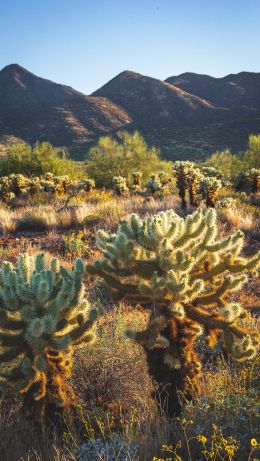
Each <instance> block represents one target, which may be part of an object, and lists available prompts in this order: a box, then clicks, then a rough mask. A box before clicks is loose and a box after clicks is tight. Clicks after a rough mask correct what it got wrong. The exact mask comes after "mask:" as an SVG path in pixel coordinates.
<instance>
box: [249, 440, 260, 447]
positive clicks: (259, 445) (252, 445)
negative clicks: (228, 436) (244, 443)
mask: <svg viewBox="0 0 260 461" xmlns="http://www.w3.org/2000/svg"><path fill="white" fill-rule="evenodd" d="M251 447H254V448H259V447H260V443H258V442H257V440H256V439H251Z"/></svg>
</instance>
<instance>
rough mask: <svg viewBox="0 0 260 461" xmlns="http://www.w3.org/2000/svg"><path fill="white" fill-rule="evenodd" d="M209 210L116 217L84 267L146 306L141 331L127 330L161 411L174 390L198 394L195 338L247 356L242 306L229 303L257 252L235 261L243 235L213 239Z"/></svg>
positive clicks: (250, 344)
mask: <svg viewBox="0 0 260 461" xmlns="http://www.w3.org/2000/svg"><path fill="white" fill-rule="evenodd" d="M217 233H218V227H217V223H216V212H215V211H214V210H213V209H211V210H208V211H207V212H206V213H205V215H204V214H203V212H202V210H201V209H199V210H197V211H196V212H194V213H193V214H191V215H189V216H187V217H186V218H181V217H180V216H178V215H177V214H176V213H175V212H174V211H173V210H168V211H165V212H161V213H158V214H156V215H154V216H152V217H149V218H147V219H144V220H141V219H140V218H139V217H138V216H137V215H135V214H133V215H131V216H130V218H129V219H128V220H127V221H125V220H122V221H120V224H119V227H118V230H117V232H116V233H115V234H113V233H109V232H105V231H102V230H101V231H99V233H98V236H97V245H98V247H99V249H100V250H101V251H102V253H103V259H100V260H96V261H94V262H93V263H91V264H89V265H88V266H87V270H88V272H89V273H90V274H92V275H94V276H97V277H100V278H101V279H103V280H104V282H105V283H106V285H107V286H108V287H109V288H110V290H111V293H112V295H113V296H114V298H115V299H116V300H120V299H123V300H126V301H128V302H131V303H133V304H137V303H138V304H141V305H143V306H144V307H147V308H148V309H150V320H149V322H148V325H147V328H146V329H145V330H144V331H128V332H127V335H128V336H129V337H130V338H132V339H134V340H135V341H137V342H138V343H139V344H141V345H142V346H143V347H144V349H145V352H146V355H147V362H148V367H149V370H150V374H151V376H152V377H153V378H154V379H155V381H156V382H157V383H159V385H162V399H164V400H165V403H166V407H167V410H168V414H169V416H174V415H175V414H177V413H178V412H179V411H180V405H179V401H178V393H179V391H180V392H181V393H183V395H184V396H185V397H186V398H192V396H193V395H194V394H197V395H198V394H200V383H199V377H200V371H201V362H200V359H199V357H198V355H197V353H196V341H197V338H198V337H199V336H200V335H202V334H203V335H204V337H205V341H206V342H207V344H208V345H209V346H212V345H215V344H216V343H217V342H218V340H219V339H221V340H222V341H223V343H224V347H225V348H226V352H227V354H228V355H230V356H232V357H233V358H234V359H236V360H238V361H243V360H246V359H250V358H252V357H254V355H255V354H256V340H255V338H254V337H252V336H251V335H250V332H249V331H248V330H247V329H246V328H243V327H242V326H241V324H240V318H243V317H245V316H246V315H247V313H246V310H245V309H244V308H243V307H242V306H241V305H239V304H238V303H236V302H234V301H232V294H233V293H234V292H236V291H238V290H240V289H241V287H242V286H243V284H244V283H245V282H246V280H247V273H256V270H257V268H258V267H259V263H260V253H258V254H257V255H255V256H253V257H251V258H248V259H246V258H243V257H242V256H241V255H240V253H241V250H242V248H243V244H244V235H243V233H242V232H240V231H237V232H236V233H234V234H233V235H230V236H229V237H226V238H224V239H221V240H218V239H217Z"/></svg>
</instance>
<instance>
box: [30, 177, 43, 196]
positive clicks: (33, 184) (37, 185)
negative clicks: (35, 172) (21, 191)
mask: <svg viewBox="0 0 260 461" xmlns="http://www.w3.org/2000/svg"><path fill="white" fill-rule="evenodd" d="M29 190H30V193H32V194H36V193H37V192H41V191H42V190H43V187H42V184H41V180H40V178H39V177H38V176H35V177H33V178H31V179H30V189H29Z"/></svg>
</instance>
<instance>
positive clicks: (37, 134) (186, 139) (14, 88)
mask: <svg viewBox="0 0 260 461" xmlns="http://www.w3.org/2000/svg"><path fill="white" fill-rule="evenodd" d="M122 129H128V130H133V129H139V130H140V131H141V132H142V133H143V135H144V136H145V138H146V139H147V141H148V142H150V143H152V144H155V145H157V146H158V147H160V148H161V150H162V154H163V156H164V157H166V158H172V159H173V158H203V157H206V156H207V155H209V154H210V153H211V152H212V151H214V150H216V149H223V148H225V147H230V148H231V149H233V150H239V149H241V148H244V146H245V145H246V142H247V138H248V135H249V134H250V133H257V132H259V131H260V74H254V73H248V72H242V73H240V74H236V75H229V76H227V77H224V78H221V79H219V78H214V77H210V76H207V75H199V74H192V73H186V74H182V75H179V76H177V77H169V78H168V79H167V81H161V80H158V79H155V78H150V77H146V76H143V75H141V74H138V73H135V72H130V71H125V72H122V73H121V74H119V75H118V76H116V77H115V78H113V79H112V80H111V81H109V82H108V83H107V84H105V85H104V86H103V87H102V88H100V89H99V90H97V91H95V92H94V93H93V94H92V95H91V96H85V95H84V94H82V93H80V92H78V91H76V90H74V89H73V88H71V87H68V86H65V85H60V84H57V83H54V82H51V81H49V80H46V79H43V78H40V77H37V76H35V75H34V74H32V73H31V72H29V71H27V70H26V69H24V68H22V67H21V66H19V65H17V64H12V65H9V66H7V67H5V68H4V69H3V70H2V71H0V149H1V143H2V147H3V146H4V144H5V143H6V142H7V141H16V140H24V141H27V142H30V143H34V142H36V141H37V140H39V141H42V140H48V141H50V142H51V143H53V144H54V145H55V146H63V147H67V148H68V150H69V151H70V153H71V155H72V156H73V157H74V158H82V157H83V156H84V155H85V154H86V152H87V150H88V149H89V147H90V146H91V145H92V144H93V142H95V141H96V140H97V139H98V137H99V136H101V135H104V134H115V133H116V131H118V130H122Z"/></svg>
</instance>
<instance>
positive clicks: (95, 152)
mask: <svg viewBox="0 0 260 461" xmlns="http://www.w3.org/2000/svg"><path fill="white" fill-rule="evenodd" d="M118 139H119V140H118V141H117V140H116V139H113V138H112V137H111V136H104V137H101V138H100V139H99V141H98V144H97V145H96V146H95V147H93V148H92V149H91V150H90V153H89V156H88V159H87V173H88V176H89V177H91V178H93V179H94V181H95V183H96V185H97V186H99V187H100V186H102V187H111V184H112V178H113V177H114V176H123V177H125V178H126V179H127V182H128V183H129V184H131V182H132V174H133V173H134V172H136V171H138V172H140V173H141V174H142V177H143V181H144V182H145V181H147V180H148V178H149V176H150V175H151V174H152V173H153V172H154V171H158V170H165V171H166V172H170V166H169V165H170V164H169V163H168V162H164V161H162V160H160V158H159V153H158V150H157V149H156V148H154V147H152V148H149V147H148V146H147V144H146V142H145V141H144V139H143V137H142V136H141V134H139V133H138V132H135V133H133V134H129V133H127V132H121V133H119V134H118Z"/></svg>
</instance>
